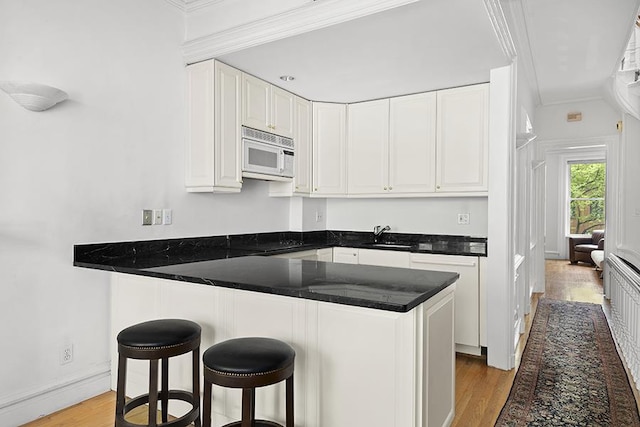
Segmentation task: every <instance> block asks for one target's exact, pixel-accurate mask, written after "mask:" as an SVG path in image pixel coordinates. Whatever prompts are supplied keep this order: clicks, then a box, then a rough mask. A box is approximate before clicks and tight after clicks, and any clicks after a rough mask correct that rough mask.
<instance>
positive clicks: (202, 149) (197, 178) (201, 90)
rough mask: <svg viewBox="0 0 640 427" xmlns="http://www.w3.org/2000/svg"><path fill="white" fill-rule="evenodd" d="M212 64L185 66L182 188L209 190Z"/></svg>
mask: <svg viewBox="0 0 640 427" xmlns="http://www.w3.org/2000/svg"><path fill="white" fill-rule="evenodd" d="M214 75H215V72H214V61H204V62H200V63H197V64H193V65H189V66H188V67H187V81H186V92H187V138H186V140H187V141H186V153H185V157H186V164H185V187H186V188H187V190H188V191H213V185H214V183H213V162H214V156H213V98H214V93H213V80H214Z"/></svg>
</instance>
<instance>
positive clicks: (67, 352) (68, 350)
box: [60, 343, 73, 365]
mask: <svg viewBox="0 0 640 427" xmlns="http://www.w3.org/2000/svg"><path fill="white" fill-rule="evenodd" d="M71 362H73V344H72V343H66V344H63V345H62V347H61V348H60V364H61V365H66V364H67V363H71Z"/></svg>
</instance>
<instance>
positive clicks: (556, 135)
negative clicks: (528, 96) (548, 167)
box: [535, 99, 620, 141]
mask: <svg viewBox="0 0 640 427" xmlns="http://www.w3.org/2000/svg"><path fill="white" fill-rule="evenodd" d="M575 112H581V113H582V121H579V122H567V113H575ZM535 117H536V126H535V132H536V134H537V135H538V140H539V141H549V140H566V139H572V140H578V139H586V138H592V137H598V136H609V135H616V123H617V122H618V120H620V113H618V112H617V111H616V110H614V109H613V108H612V107H611V106H610V105H609V104H608V103H606V102H605V101H603V100H601V99H598V100H591V101H582V102H571V103H566V104H555V105H547V106H540V107H538V109H537V111H536V113H535Z"/></svg>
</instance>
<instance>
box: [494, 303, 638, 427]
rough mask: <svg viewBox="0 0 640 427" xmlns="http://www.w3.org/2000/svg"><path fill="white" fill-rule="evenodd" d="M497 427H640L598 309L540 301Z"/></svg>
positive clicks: (623, 374)
mask: <svg viewBox="0 0 640 427" xmlns="http://www.w3.org/2000/svg"><path fill="white" fill-rule="evenodd" d="M496 426H500V427H503V426H612V427H618V426H640V417H639V416H638V407H637V406H636V401H635V398H634V396H633V391H632V389H631V386H630V385H629V380H628V379H627V374H626V372H625V370H624V366H623V365H622V361H621V360H620V356H618V352H617V351H616V347H615V344H614V342H613V338H612V337H611V332H610V331H609V325H608V324H607V320H606V318H605V316H604V313H603V311H602V307H601V306H600V305H597V304H588V303H580V302H569V301H558V300H550V299H546V298H542V299H540V301H539V302H538V308H537V310H536V314H535V316H534V319H533V325H532V326H531V332H530V334H529V339H528V341H527V345H526V347H525V350H524V353H523V355H522V361H521V362H520V368H519V369H518V372H517V373H516V376H515V379H514V382H513V386H512V387H511V392H510V393H509V398H508V399H507V403H505V405H504V407H503V408H502V411H501V412H500V416H499V417H498V421H496Z"/></svg>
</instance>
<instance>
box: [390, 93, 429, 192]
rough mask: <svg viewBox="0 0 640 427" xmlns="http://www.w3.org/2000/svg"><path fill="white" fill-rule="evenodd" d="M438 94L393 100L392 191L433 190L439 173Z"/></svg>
mask: <svg viewBox="0 0 640 427" xmlns="http://www.w3.org/2000/svg"><path fill="white" fill-rule="evenodd" d="M435 171H436V94H435V92H429V93H420V94H417V95H408V96H400V97H397V98H391V100H390V120H389V191H390V192H393V193H432V192H434V191H435V176H436V172H435Z"/></svg>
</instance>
